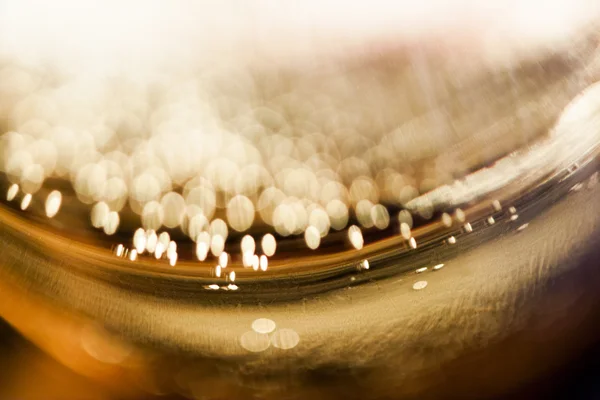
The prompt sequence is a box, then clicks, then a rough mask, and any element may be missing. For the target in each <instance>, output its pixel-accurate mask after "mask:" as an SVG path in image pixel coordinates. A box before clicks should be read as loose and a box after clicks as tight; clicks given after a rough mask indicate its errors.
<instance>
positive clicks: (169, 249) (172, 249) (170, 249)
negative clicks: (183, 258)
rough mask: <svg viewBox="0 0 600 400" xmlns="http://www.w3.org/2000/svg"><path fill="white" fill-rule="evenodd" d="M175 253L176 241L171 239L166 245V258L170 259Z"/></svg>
mask: <svg viewBox="0 0 600 400" xmlns="http://www.w3.org/2000/svg"><path fill="white" fill-rule="evenodd" d="M175 254H177V243H175V241H173V240H171V241H170V242H169V246H168V247H167V258H169V259H171V258H172V257H173V256H174V255H175Z"/></svg>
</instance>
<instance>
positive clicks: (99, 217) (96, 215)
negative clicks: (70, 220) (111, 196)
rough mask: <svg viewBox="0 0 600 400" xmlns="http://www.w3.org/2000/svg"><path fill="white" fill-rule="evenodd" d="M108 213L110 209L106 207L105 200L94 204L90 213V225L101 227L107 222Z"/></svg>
mask: <svg viewBox="0 0 600 400" xmlns="http://www.w3.org/2000/svg"><path fill="white" fill-rule="evenodd" d="M109 213H110V209H109V208H108V204H106V203H105V202H103V201H101V202H98V203H96V204H94V207H92V213H91V218H92V226H93V227H94V228H98V229H99V228H102V227H103V226H104V225H105V224H106V222H107V219H108V214H109Z"/></svg>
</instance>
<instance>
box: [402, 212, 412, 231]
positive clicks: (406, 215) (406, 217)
mask: <svg viewBox="0 0 600 400" xmlns="http://www.w3.org/2000/svg"><path fill="white" fill-rule="evenodd" d="M398 222H399V223H400V224H402V223H405V224H406V225H408V227H409V228H412V227H413V217H412V214H411V213H410V211H408V210H402V211H400V212H399V213H398Z"/></svg>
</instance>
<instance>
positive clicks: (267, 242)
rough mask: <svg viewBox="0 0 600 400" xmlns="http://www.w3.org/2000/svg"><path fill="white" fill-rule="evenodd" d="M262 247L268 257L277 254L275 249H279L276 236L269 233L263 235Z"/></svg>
mask: <svg viewBox="0 0 600 400" xmlns="http://www.w3.org/2000/svg"><path fill="white" fill-rule="evenodd" d="M260 247H261V248H262V251H263V253H265V255H267V256H268V257H272V256H273V255H274V254H275V250H277V241H276V240H275V236H273V235H271V234H270V233H267V234H266V235H264V236H263V238H262V240H261V242H260Z"/></svg>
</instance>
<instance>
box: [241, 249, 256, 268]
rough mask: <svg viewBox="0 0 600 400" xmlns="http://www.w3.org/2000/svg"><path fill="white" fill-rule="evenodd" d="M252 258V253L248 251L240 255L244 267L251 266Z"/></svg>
mask: <svg viewBox="0 0 600 400" xmlns="http://www.w3.org/2000/svg"><path fill="white" fill-rule="evenodd" d="M253 258H254V254H252V253H250V252H246V253H244V255H243V256H242V264H243V265H244V267H246V268H249V267H251V266H252V259H253Z"/></svg>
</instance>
